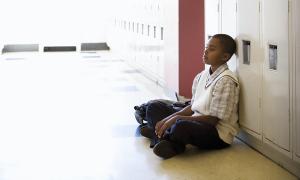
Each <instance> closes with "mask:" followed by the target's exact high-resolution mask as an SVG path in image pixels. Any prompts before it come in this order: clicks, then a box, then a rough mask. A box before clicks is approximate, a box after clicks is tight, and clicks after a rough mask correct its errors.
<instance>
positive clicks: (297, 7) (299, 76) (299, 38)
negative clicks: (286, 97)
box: [293, 1, 300, 162]
mask: <svg viewBox="0 0 300 180" xmlns="http://www.w3.org/2000/svg"><path fill="white" fill-rule="evenodd" d="M294 2H295V4H294V8H293V10H294V11H293V12H294V14H293V17H299V16H300V2H299V1H294ZM294 23H295V35H296V38H295V41H296V43H295V48H294V50H295V51H296V52H295V55H296V56H295V58H296V59H295V62H296V71H295V73H296V75H295V76H296V78H295V79H296V91H295V92H296V93H295V95H296V107H295V112H296V118H295V134H296V138H295V140H294V143H295V147H296V149H295V155H296V159H297V160H298V162H300V94H299V93H297V92H300V22H299V21H297V20H295V21H294Z"/></svg>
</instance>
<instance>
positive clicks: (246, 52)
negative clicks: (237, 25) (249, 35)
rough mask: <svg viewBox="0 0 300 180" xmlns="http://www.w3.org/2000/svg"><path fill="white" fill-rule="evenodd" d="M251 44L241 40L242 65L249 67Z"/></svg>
mask: <svg viewBox="0 0 300 180" xmlns="http://www.w3.org/2000/svg"><path fill="white" fill-rule="evenodd" d="M250 53H251V42H250V41H248V40H243V64H246V65H250Z"/></svg>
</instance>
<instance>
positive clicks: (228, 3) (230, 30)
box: [221, 0, 237, 72]
mask: <svg viewBox="0 0 300 180" xmlns="http://www.w3.org/2000/svg"><path fill="white" fill-rule="evenodd" d="M236 3H237V2H236V0H222V1H221V7H222V8H221V17H222V19H221V32H222V33H224V34H228V35H230V36H231V37H233V38H235V37H236ZM227 64H228V66H229V69H230V70H231V71H233V72H236V71H237V70H236V68H237V59H236V56H235V55H233V56H232V57H231V59H230V60H229V61H228V62H227Z"/></svg>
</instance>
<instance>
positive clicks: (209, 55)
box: [203, 38, 229, 67]
mask: <svg viewBox="0 0 300 180" xmlns="http://www.w3.org/2000/svg"><path fill="white" fill-rule="evenodd" d="M228 56H229V54H228V53H225V52H224V50H223V47H222V46H221V43H220V40H219V39H217V38H211V39H210V40H209V41H208V44H207V45H206V47H205V51H204V54H203V61H204V63H205V64H209V65H211V66H212V67H218V66H220V65H222V64H224V63H226V62H227V60H228Z"/></svg>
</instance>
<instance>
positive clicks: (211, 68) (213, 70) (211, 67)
mask: <svg viewBox="0 0 300 180" xmlns="http://www.w3.org/2000/svg"><path fill="white" fill-rule="evenodd" d="M222 65H223V64H221V65H218V66H210V68H209V73H210V74H213V73H214V72H215V71H216V70H217V69H218V68H219V67H220V66H222Z"/></svg>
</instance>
